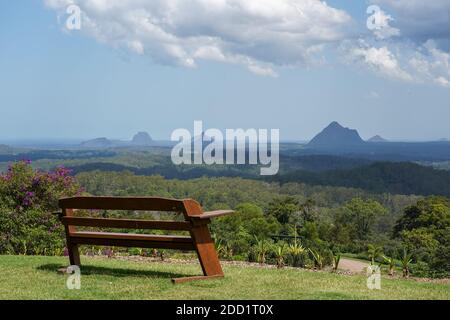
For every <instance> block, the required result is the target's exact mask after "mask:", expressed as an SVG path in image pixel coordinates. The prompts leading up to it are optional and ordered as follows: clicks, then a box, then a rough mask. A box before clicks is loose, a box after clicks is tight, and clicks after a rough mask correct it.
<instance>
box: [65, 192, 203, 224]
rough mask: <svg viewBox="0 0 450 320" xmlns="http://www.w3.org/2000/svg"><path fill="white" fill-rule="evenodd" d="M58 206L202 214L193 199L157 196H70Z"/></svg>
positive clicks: (187, 217) (187, 214)
mask: <svg viewBox="0 0 450 320" xmlns="http://www.w3.org/2000/svg"><path fill="white" fill-rule="evenodd" d="M59 207H60V208H61V209H63V210H70V209H91V210H136V211H171V212H179V213H182V214H183V215H184V216H185V218H186V220H189V217H196V216H197V217H198V216H201V215H202V214H203V209H202V207H201V206H200V204H199V203H198V202H197V201H195V200H192V199H183V200H178V199H168V198H159V197H72V198H63V199H61V200H59Z"/></svg>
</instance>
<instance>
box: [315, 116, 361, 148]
mask: <svg viewBox="0 0 450 320" xmlns="http://www.w3.org/2000/svg"><path fill="white" fill-rule="evenodd" d="M364 143H365V142H364V140H363V139H361V137H360V135H359V133H358V131H356V130H355V129H349V128H345V127H343V126H341V125H340V124H339V123H338V122H337V121H333V122H331V123H330V124H329V125H328V126H327V127H326V128H325V129H323V130H322V131H321V132H320V133H319V134H317V135H316V136H315V137H314V138H313V139H312V140H311V141H310V142H309V143H308V146H309V147H313V148H339V147H348V146H358V145H363V144H364Z"/></svg>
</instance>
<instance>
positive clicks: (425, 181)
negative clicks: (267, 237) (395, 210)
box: [270, 162, 450, 197]
mask: <svg viewBox="0 0 450 320" xmlns="http://www.w3.org/2000/svg"><path fill="white" fill-rule="evenodd" d="M270 179H271V180H277V181H279V182H281V183H285V182H303V183H307V184H314V185H328V186H343V187H353V188H361V189H364V190H368V191H372V192H377V193H393V194H417V195H444V196H447V197H449V196H450V171H446V170H436V169H433V168H431V167H424V166H420V165H417V164H414V163H407V162H398V163H396V162H377V163H374V164H371V165H368V166H363V167H358V168H353V169H349V170H330V171H325V172H309V171H304V170H297V171H293V172H289V173H285V174H281V175H280V176H276V177H272V178H270Z"/></svg>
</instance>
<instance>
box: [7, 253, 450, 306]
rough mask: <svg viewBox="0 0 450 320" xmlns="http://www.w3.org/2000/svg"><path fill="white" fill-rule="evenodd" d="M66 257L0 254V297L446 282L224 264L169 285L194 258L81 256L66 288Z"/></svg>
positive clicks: (278, 294) (338, 292)
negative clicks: (210, 275) (372, 279)
mask: <svg viewBox="0 0 450 320" xmlns="http://www.w3.org/2000/svg"><path fill="white" fill-rule="evenodd" d="M67 263H68V259H67V258H65V257H40V256H0V299H449V298H450V285H449V284H444V283H429V282H418V281H415V280H403V279H389V278H388V277H383V278H382V284H381V285H382V288H381V290H369V289H368V288H367V286H366V277H365V276H363V275H361V276H359V275H354V276H349V275H339V274H333V273H330V272H312V271H308V270H300V269H299V270H296V269H282V270H278V269H273V268H258V267H249V266H248V267H241V266H225V267H224V271H225V274H226V277H225V278H224V279H220V280H208V281H197V282H189V283H183V284H177V285H174V284H172V283H171V281H170V278H171V277H177V276H189V275H199V274H201V270H200V267H199V266H198V265H196V264H178V263H164V262H135V261H122V260H117V259H108V258H98V257H96V258H89V257H82V263H83V267H82V269H81V273H82V276H81V289H80V290H68V289H67V287H66V280H67V277H68V275H65V274H60V273H58V272H57V270H58V269H59V268H61V267H64V266H67Z"/></svg>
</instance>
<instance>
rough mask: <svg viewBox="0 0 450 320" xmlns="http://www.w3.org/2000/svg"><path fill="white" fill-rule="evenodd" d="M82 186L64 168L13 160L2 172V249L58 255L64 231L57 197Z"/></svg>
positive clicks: (71, 192) (19, 252) (16, 252)
mask: <svg viewBox="0 0 450 320" xmlns="http://www.w3.org/2000/svg"><path fill="white" fill-rule="evenodd" d="M81 192H82V190H81V188H80V187H79V186H78V184H77V183H76V182H75V180H74V178H73V177H71V176H70V175H69V171H68V170H67V169H65V168H57V169H56V170H54V171H51V172H41V171H35V170H33V168H32V167H31V164H30V162H28V161H21V162H17V163H14V164H13V165H11V166H10V167H9V168H8V171H7V172H6V173H4V174H2V175H0V253H8V254H41V255H59V254H62V252H63V248H64V242H65V241H64V233H63V228H62V226H61V224H60V223H59V221H58V219H57V218H56V217H55V216H54V215H52V214H51V212H54V211H56V210H58V199H59V198H60V197H63V196H73V195H75V194H79V193H81Z"/></svg>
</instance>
